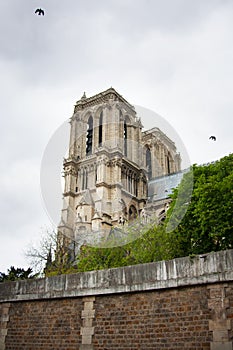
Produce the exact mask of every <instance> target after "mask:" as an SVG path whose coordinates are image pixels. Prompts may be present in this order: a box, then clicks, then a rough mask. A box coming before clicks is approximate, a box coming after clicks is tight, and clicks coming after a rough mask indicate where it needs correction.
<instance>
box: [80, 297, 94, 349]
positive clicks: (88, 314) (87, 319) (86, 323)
mask: <svg viewBox="0 0 233 350" xmlns="http://www.w3.org/2000/svg"><path fill="white" fill-rule="evenodd" d="M83 301H84V309H83V311H82V315H81V318H82V327H81V336H82V344H81V345H80V347H79V350H93V349H94V347H93V344H92V336H93V334H94V327H93V319H94V317H95V309H94V301H95V297H84V298H83Z"/></svg>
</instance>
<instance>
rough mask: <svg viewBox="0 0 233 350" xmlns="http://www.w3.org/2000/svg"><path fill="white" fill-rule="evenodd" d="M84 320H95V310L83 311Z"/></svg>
mask: <svg viewBox="0 0 233 350" xmlns="http://www.w3.org/2000/svg"><path fill="white" fill-rule="evenodd" d="M81 317H82V318H94V317H95V310H89V309H88V310H86V309H85V310H83V311H82V316H81Z"/></svg>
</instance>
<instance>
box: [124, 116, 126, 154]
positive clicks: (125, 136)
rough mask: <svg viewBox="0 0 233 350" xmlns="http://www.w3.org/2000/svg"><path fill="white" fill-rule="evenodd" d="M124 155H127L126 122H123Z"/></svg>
mask: <svg viewBox="0 0 233 350" xmlns="http://www.w3.org/2000/svg"><path fill="white" fill-rule="evenodd" d="M124 155H125V156H127V124H126V122H124Z"/></svg>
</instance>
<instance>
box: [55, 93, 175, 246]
mask: <svg viewBox="0 0 233 350" xmlns="http://www.w3.org/2000/svg"><path fill="white" fill-rule="evenodd" d="M70 124H71V130H70V143H69V152H68V157H67V158H66V159H64V164H63V167H64V180H65V181H64V193H63V198H64V199H63V209H62V215H61V222H60V224H59V227H58V231H59V232H61V233H62V234H63V235H65V236H66V237H69V238H70V239H72V240H75V241H82V240H83V238H84V237H86V235H87V234H91V235H92V236H93V237H94V236H95V235H98V233H101V235H102V236H103V235H104V236H105V237H106V238H107V237H108V235H109V233H110V232H111V230H112V229H113V228H116V227H121V226H122V225H130V223H132V222H133V221H134V220H135V219H136V218H140V217H142V216H144V215H146V213H151V212H152V211H153V210H154V211H155V212H156V210H157V209H156V208H160V209H161V208H162V209H163V206H164V204H166V202H167V201H166V198H165V199H164V198H162V199H161V200H160V201H157V202H156V200H155V201H153V198H152V197H153V196H152V197H151V196H149V194H148V189H149V187H150V184H153V181H154V180H155V179H157V178H158V179H159V178H163V177H164V176H169V175H172V174H176V173H179V172H180V167H181V158H180V155H179V153H178V152H177V150H176V146H175V143H174V142H173V141H172V140H171V139H169V138H168V137H167V136H166V135H165V134H164V133H163V132H162V131H161V130H160V129H159V128H157V127H153V128H152V129H150V130H146V131H143V125H142V121H141V119H140V116H138V115H137V113H136V111H135V108H134V106H132V105H131V104H130V103H129V102H127V101H126V100H125V98H124V97H123V96H121V95H120V94H119V93H118V92H117V91H116V90H115V89H113V88H110V89H108V90H106V91H103V92H101V93H99V94H97V95H95V96H92V97H86V95H85V93H84V95H83V96H82V98H81V99H80V100H79V101H77V102H76V104H75V107H74V113H73V116H72V117H71V119H70Z"/></svg>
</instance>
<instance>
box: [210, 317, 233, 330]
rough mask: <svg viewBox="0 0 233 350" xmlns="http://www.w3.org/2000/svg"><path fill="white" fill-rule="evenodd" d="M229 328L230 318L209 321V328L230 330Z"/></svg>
mask: <svg viewBox="0 0 233 350" xmlns="http://www.w3.org/2000/svg"><path fill="white" fill-rule="evenodd" d="M230 329H231V320H226V319H225V320H216V321H213V320H210V321H209V330H210V331H215V330H230Z"/></svg>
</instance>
